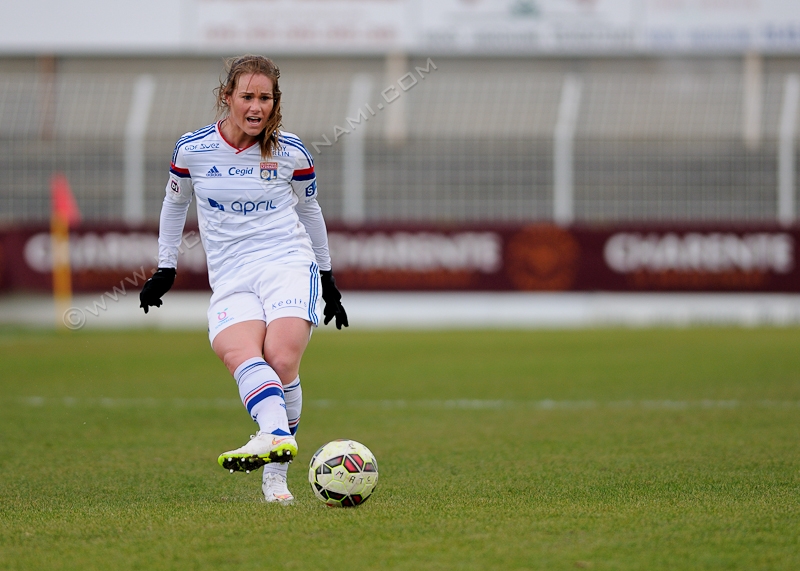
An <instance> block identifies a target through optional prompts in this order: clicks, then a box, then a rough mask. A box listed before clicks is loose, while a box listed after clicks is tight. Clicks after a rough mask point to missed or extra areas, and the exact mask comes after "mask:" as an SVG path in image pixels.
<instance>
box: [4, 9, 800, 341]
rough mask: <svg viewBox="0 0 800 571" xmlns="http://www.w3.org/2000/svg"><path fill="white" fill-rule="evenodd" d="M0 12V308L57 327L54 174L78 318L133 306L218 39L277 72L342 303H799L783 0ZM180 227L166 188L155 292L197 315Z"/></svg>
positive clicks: (431, 316)
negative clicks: (167, 259)
mask: <svg viewBox="0 0 800 571" xmlns="http://www.w3.org/2000/svg"><path fill="white" fill-rule="evenodd" d="M4 13H6V15H7V22H14V25H13V26H10V27H9V28H8V29H6V30H4V33H3V35H2V36H0V149H1V151H0V172H1V173H2V176H0V292H3V294H2V295H3V297H2V300H0V321H5V322H20V321H22V322H42V323H52V322H54V321H56V322H58V320H59V319H61V318H53V307H52V305H50V306H48V305H47V302H46V300H47V299H49V292H51V291H52V288H53V285H52V284H53V276H52V266H53V247H52V241H51V237H50V223H51V213H52V205H53V200H52V198H51V197H52V193H53V183H52V181H53V176H54V175H57V174H62V175H64V177H65V178H66V180H67V181H68V185H69V188H70V189H71V192H72V194H73V195H74V197H75V202H76V204H77V207H78V209H79V211H80V222H79V223H76V224H73V226H72V229H71V231H70V244H69V248H70V254H69V262H70V277H71V284H70V285H71V289H72V290H73V291H74V292H75V293H76V294H78V295H79V296H83V297H80V298H79V300H78V301H77V302H75V307H78V308H79V309H80V313H81V314H82V315H83V316H84V322H85V323H95V324H106V325H109V326H112V325H114V324H119V323H122V322H125V323H144V322H143V321H142V320H141V318H143V317H144V316H138V315H135V316H134V314H135V310H136V303H135V300H134V299H133V298H132V297H128V298H127V300H124V303H120V302H119V296H120V295H122V296H123V297H125V295H127V294H128V293H129V292H130V291H134V290H136V291H137V292H138V287H136V285H138V284H140V283H141V278H139V277H137V276H142V275H144V273H143V272H145V271H146V272H148V274H147V275H149V271H150V269H151V268H152V267H153V265H154V263H155V260H154V258H153V257H154V256H155V254H156V251H157V247H156V239H157V222H158V215H159V210H160V204H161V201H162V199H163V188H164V185H165V183H166V180H167V169H168V167H169V162H170V157H171V154H172V150H173V148H174V144H175V141H176V140H177V138H178V137H180V136H181V135H182V134H184V133H185V132H187V131H192V130H195V129H198V128H200V127H202V126H204V125H207V124H209V123H211V122H212V121H213V120H214V119H215V109H214V95H213V90H214V88H215V87H216V86H217V85H218V84H219V79H220V76H221V74H222V70H223V60H224V58H225V57H229V56H234V55H238V54H242V53H248V52H249V53H259V54H263V55H267V56H269V57H271V58H273V59H274V60H275V61H276V62H277V63H278V64H279V66H280V68H281V71H282V77H281V89H282V91H283V94H284V97H283V106H284V107H283V109H284V128H285V129H286V130H287V131H290V132H293V133H295V134H297V135H299V136H300V137H301V138H302V139H303V141H304V142H305V144H306V147H307V148H308V149H309V151H310V152H311V153H312V155H313V156H314V159H315V162H316V171H317V177H318V184H319V189H320V193H319V196H320V202H321V204H322V208H323V211H324V213H325V216H326V220H327V221H328V224H329V229H330V239H331V249H332V256H333V261H334V270H335V272H336V274H337V280H338V281H339V283H340V285H341V286H342V288H343V289H344V290H346V291H347V292H349V294H350V296H351V300H352V305H353V308H354V311H355V312H356V313H357V314H358V316H359V318H360V321H361V322H362V323H365V322H366V323H376V324H387V323H389V321H391V320H394V321H391V322H392V323H401V324H402V323H405V322H406V321H408V322H409V323H410V321H411V318H410V317H409V315H411V313H410V312H415V311H416V312H417V313H414V316H415V317H414V319H416V320H418V321H417V323H419V322H420V321H419V320H420V319H422V318H423V317H424V316H427V319H428V321H430V324H432V325H435V324H445V325H447V324H450V325H452V324H456V323H460V324H462V325H482V324H483V325H485V324H518V325H523V326H535V325H537V324H568V325H569V324H593V323H599V322H602V323H608V322H627V323H653V322H674V321H676V320H677V321H679V322H681V323H688V322H692V321H697V320H699V321H709V320H711V321H720V320H721V321H726V320H729V321H730V320H732V321H734V322H744V323H763V322H769V323H796V322H800V303H798V299H797V294H798V292H800V275H799V272H800V270H799V269H798V254H797V240H798V238H800V231H798V226H797V225H796V217H797V213H798V206H797V184H796V180H797V169H798V160H797V159H798V156H797V155H798V152H797V139H798V136H799V134H800V113H798V106H799V105H800V11H798V10H797V9H796V5H795V2H793V1H792V0H714V1H709V0H638V1H637V0H527V1H526V0H502V1H491V2H490V1H488V0H429V1H426V2H423V1H421V0H303V1H289V0H158V1H156V0H143V1H141V2H138V3H136V5H135V6H134V5H131V6H117V5H109V4H108V3H106V2H100V1H99V0H82V1H80V2H75V3H69V4H66V3H62V2H56V1H55V0H40V1H38V2H36V3H25V4H23V3H18V5H12V6H6V7H4ZM195 220H196V215H195V213H194V209H193V208H192V209H191V210H190V220H189V223H188V225H187V234H186V237H185V248H184V253H183V255H182V257H181V261H180V262H179V264H180V267H179V281H178V283H177V284H176V291H181V290H183V291H194V292H197V293H195V294H187V295H186V296H184V297H183V298H180V299H181V300H186V303H187V305H186V314H185V315H195V313H198V312H199V318H200V319H199V321H197V324H198V325H202V323H203V320H204V308H203V309H200V310H196V309H195V305H198V304H199V305H203V304H204V303H205V301H206V300H207V298H208V291H207V290H208V284H207V280H206V277H205V266H204V263H205V262H204V257H203V253H202V248H201V247H200V246H199V245H198V244H197V240H196V230H195V229H196V222H195ZM114 288H116V289H117V290H118V291H116V290H115V289H114ZM115 291H116V293H115ZM359 292H362V293H359ZM377 292H383V293H381V294H380V295H378V293H377ZM398 292H413V293H411V294H409V295H410V297H409V295H405V296H398ZM423 294H424V295H423ZM171 295H172V294H171ZM31 296H34V297H33V298H31ZM465 296H466V297H465ZM470 296H471V297H470ZM476 296H477V297H476ZM115 298H116V299H115ZM31 299H33V301H31ZM174 299H175V302H174V303H173V304H172V305H173V310H174V311H178V309H177V308H176V307H175V306H178V305H181V303H182V302H179V301H178V299H179V298H178V297H177V296H175V297H174ZM98 300H99V301H100V302H102V305H103V307H104V309H102V311H101V310H99V309H97V303H96V302H98ZM198 300H199V301H198ZM476 300H477V301H476ZM476 303H477V304H481V305H480V306H481V307H482V308H484V309H482V310H480V311H477V312H472V314H473V315H472V319H467V318H463V316H462V317H459V315H460V314H463V307H464V304H476ZM92 304H94V305H92ZM166 305H170V304H166ZM166 305H165V307H166ZM117 306H118V307H117ZM123 307H124V308H126V309H124V310H123V309H122V308H123ZM91 308H94V309H91ZM95 310H96V311H95ZM129 310H130V311H129ZM392 311H394V314H392ZM95 313H97V315H95ZM420 313H421V315H420ZM101 314H102V315H101ZM112 315H114V316H115V317H113V318H112V317H110V316H112ZM165 315H166V314H165ZM181 315H183V314H181ZM498 315H505V316H506V318H505V319H506V321H505V322H503V321H502V320H500V321H497V320H495V321H493V320H492V319H493V318H492V316H495V317H496V316H498ZM158 319H163V320H164V321H167V320H168V318H167V317H165V316H163V315H162V317H160V318H158ZM169 319H173V317H169ZM174 319H184V320H186V319H188V321H187V323H188V322H191V323H195V322H194V321H192V319H194V318H190V317H183V318H179V317H178V314H177V313H176V314H174ZM387 320H389V321H387ZM404 320H406V321H404ZM62 321H63V320H62ZM354 321H355V323H358V322H359V319H356V320H354ZM181 322H182V323H183V321H181ZM150 323H152V321H151V322H150ZM159 323H160V322H159ZM67 325H68V326H70V325H69V324H67ZM80 326H81V327H82V326H83V323H81V324H80Z"/></svg>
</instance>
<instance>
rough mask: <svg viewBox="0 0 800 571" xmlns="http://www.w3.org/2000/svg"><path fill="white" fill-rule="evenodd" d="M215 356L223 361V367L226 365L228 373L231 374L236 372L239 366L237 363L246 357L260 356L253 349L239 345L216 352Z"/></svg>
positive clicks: (245, 359)
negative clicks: (248, 349)
mask: <svg viewBox="0 0 800 571" xmlns="http://www.w3.org/2000/svg"><path fill="white" fill-rule="evenodd" d="M217 356H218V357H219V358H220V359H221V360H222V362H223V363H225V367H227V369H228V371H229V372H230V374H231V375H233V374H234V373H235V372H236V369H237V368H239V365H241V364H242V363H244V362H245V361H247V360H248V359H252V358H253V357H260V356H261V355H258V354H257V353H256V352H255V351H247V350H245V349H242V348H240V347H236V348H230V349H227V350H224V351H221V352H217Z"/></svg>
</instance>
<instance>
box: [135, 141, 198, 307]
mask: <svg viewBox="0 0 800 571" xmlns="http://www.w3.org/2000/svg"><path fill="white" fill-rule="evenodd" d="M179 143H180V142H179ZM165 193H166V195H165V196H164V202H163V203H162V204H161V217H160V220H159V225H158V270H156V272H155V273H154V274H153V276H152V277H151V278H150V279H148V280H147V281H146V282H145V284H144V287H143V288H142V291H141V293H140V294H139V301H140V305H139V307H141V308H142V309H144V312H145V313H147V311H148V309H149V307H151V306H155V307H161V303H162V302H161V298H162V297H163V295H164V294H165V293H167V292H168V291H169V290H170V288H171V287H172V284H173V283H174V282H175V274H176V270H177V267H178V252H179V248H180V245H181V240H182V239H183V227H184V225H185V224H186V214H187V212H188V211H189V205H190V204H191V202H192V196H193V195H194V187H193V186H192V177H191V175H190V173H189V169H188V167H187V166H186V163H185V162H184V160H183V157H182V155H181V153H180V144H178V145H176V147H175V152H174V154H173V155H172V163H171V164H170V167H169V180H168V181H167V186H166V188H165Z"/></svg>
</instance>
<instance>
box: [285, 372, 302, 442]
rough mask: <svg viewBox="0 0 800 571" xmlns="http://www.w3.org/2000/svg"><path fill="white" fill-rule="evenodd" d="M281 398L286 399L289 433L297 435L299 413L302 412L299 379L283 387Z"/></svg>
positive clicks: (296, 378)
mask: <svg viewBox="0 0 800 571" xmlns="http://www.w3.org/2000/svg"><path fill="white" fill-rule="evenodd" d="M283 398H284V399H286V417H287V418H288V420H289V432H291V433H292V434H296V433H297V427H298V426H299V425H300V413H302V412H303V388H302V387H301V386H300V377H299V376H297V377H295V379H294V380H293V381H292V382H291V383H289V384H288V385H286V386H285V387H283Z"/></svg>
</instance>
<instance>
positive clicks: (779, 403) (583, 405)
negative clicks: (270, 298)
mask: <svg viewBox="0 0 800 571" xmlns="http://www.w3.org/2000/svg"><path fill="white" fill-rule="evenodd" d="M3 401H11V402H13V403H15V404H22V405H26V406H30V407H43V406H55V407H65V408H72V407H83V408H134V409H144V408H164V407H171V408H195V409H209V408H218V409H219V408H222V409H229V408H238V407H241V406H242V404H241V402H240V401H239V400H238V399H222V398H220V399H204V398H107V397H98V398H76V397H39V396H31V397H16V398H14V397H11V398H8V397H6V398H0V402H3ZM306 406H310V407H312V408H323V409H332V408H337V407H348V408H371V409H376V408H379V409H398V410H403V409H439V410H448V409H451V410H501V409H533V410H588V409H641V410H690V409H692V410H703V409H737V408H751V407H757V408H770V409H775V408H783V409H793V408H800V400H747V401H741V400H711V399H704V400H624V401H594V400H552V399H544V400H502V399H498V400H490V399H452V400H404V399H394V400H393V399H386V400H350V399H348V400H330V399H316V400H314V399H310V400H308V401H306Z"/></svg>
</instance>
